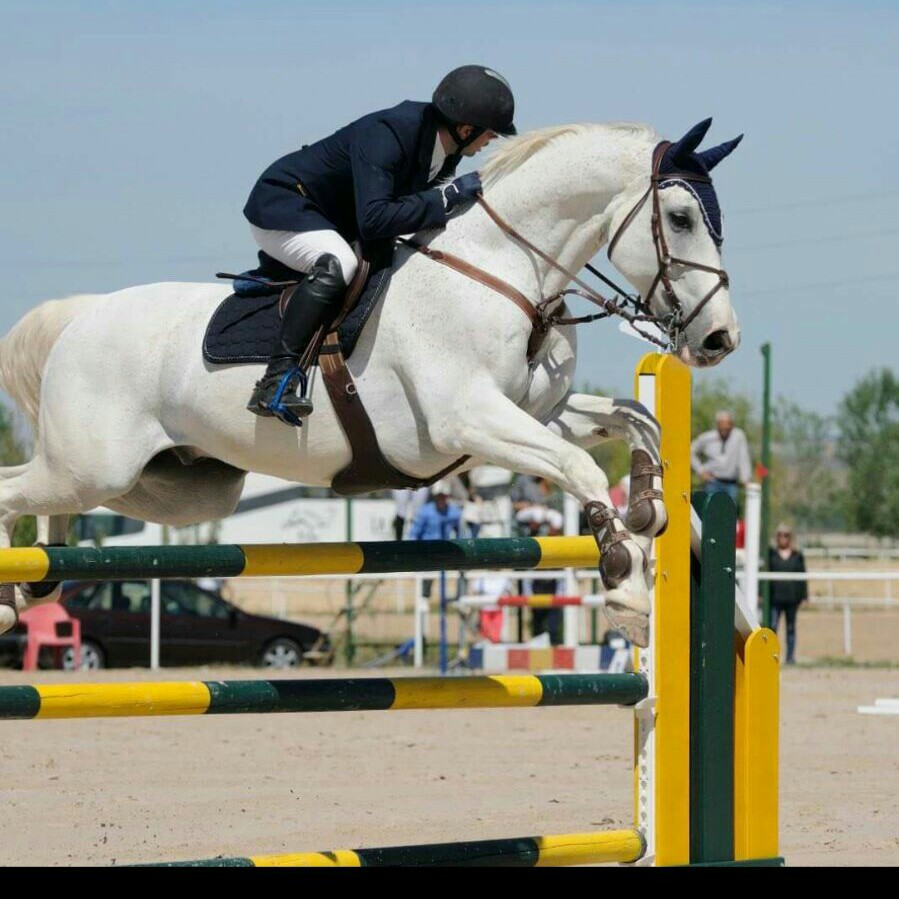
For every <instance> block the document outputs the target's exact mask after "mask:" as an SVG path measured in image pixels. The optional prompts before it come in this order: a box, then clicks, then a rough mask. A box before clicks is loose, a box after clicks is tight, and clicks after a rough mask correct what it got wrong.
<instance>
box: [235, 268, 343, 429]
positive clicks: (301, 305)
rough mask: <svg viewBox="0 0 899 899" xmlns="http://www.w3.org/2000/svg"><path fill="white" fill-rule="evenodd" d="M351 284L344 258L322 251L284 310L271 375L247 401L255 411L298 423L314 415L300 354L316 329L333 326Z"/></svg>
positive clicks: (269, 367)
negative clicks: (347, 281) (343, 262)
mask: <svg viewBox="0 0 899 899" xmlns="http://www.w3.org/2000/svg"><path fill="white" fill-rule="evenodd" d="M346 287H347V286H346V282H345V281H344V280H343V270H342V268H341V266H340V260H338V258H337V257H336V256H334V255H333V254H331V253H325V254H323V255H322V256H319V258H318V259H317V260H316V262H315V265H313V266H312V270H311V271H310V272H309V274H308V275H307V276H306V277H305V278H304V279H303V281H302V282H301V283H300V285H299V286H298V287H297V289H296V290H295V291H294V294H293V296H292V297H291V298H290V302H289V303H288V304H287V308H286V309H285V310H284V318H283V320H282V322H281V335H280V337H279V339H278V343H277V345H276V348H275V352H274V353H273V354H272V357H271V359H270V360H269V363H268V368H266V370H265V374H264V375H263V376H262V379H261V380H260V381H257V382H256V389H255V390H254V391H253V396H252V397H251V399H250V402H249V404H248V405H247V409H249V411H250V412H255V413H256V415H263V416H268V415H276V416H277V417H278V418H280V419H281V420H282V421H284V422H286V423H287V424H295V425H298V424H300V419H302V418H305V417H306V416H307V415H311V414H312V401H311V400H310V399H309V397H308V396H307V395H306V376H307V374H308V372H307V371H304V370H303V369H302V368H301V367H300V357H301V356H302V355H303V353H304V352H305V350H306V348H307V347H308V346H309V343H310V341H311V340H312V338H313V337H314V336H315V333H316V331H318V329H319V328H320V327H325V328H327V327H329V326H330V324H331V322H333V321H334V319H335V318H336V317H337V313H338V312H339V311H340V305H341V303H342V301H343V298H344V295H345V294H346ZM307 368H308V366H307ZM297 387H300V388H301V390H300V393H299V396H298V395H297Z"/></svg>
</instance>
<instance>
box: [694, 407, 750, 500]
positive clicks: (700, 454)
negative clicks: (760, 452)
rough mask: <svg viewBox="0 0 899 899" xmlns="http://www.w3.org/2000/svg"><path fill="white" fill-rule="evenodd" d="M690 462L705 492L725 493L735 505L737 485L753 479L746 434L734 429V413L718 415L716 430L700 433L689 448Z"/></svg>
mask: <svg viewBox="0 0 899 899" xmlns="http://www.w3.org/2000/svg"><path fill="white" fill-rule="evenodd" d="M690 460H691V462H692V465H693V471H695V472H696V473H697V474H698V475H699V476H700V477H701V478H702V480H703V481H704V482H705V491H706V493H726V494H728V496H730V497H731V499H733V501H734V502H736V501H737V488H738V486H739V485H745V484H747V483H749V479H750V478H751V477H752V463H751V462H750V459H749V442H748V441H747V440H746V433H745V432H744V431H743V430H742V428H737V427H734V416H733V413H731V412H730V411H728V410H727V409H722V410H720V411H719V412H717V413H716V414H715V430H714V431H706V432H705V433H703V434H700V435H699V436H698V437H697V438H696V439H695V440H694V441H693V443H692V444H691V445H690Z"/></svg>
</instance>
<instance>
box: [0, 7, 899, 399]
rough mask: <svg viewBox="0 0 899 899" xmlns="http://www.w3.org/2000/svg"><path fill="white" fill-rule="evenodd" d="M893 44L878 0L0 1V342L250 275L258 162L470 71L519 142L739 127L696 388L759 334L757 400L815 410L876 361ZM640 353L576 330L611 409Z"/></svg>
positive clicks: (884, 291)
mask: <svg viewBox="0 0 899 899" xmlns="http://www.w3.org/2000/svg"><path fill="white" fill-rule="evenodd" d="M897 42H899V4H897V3H895V2H892V3H886V2H880V3H877V2H861V0H859V2H852V3H848V2H844V3H834V2H821V0H819V2H815V3H808V2H804V0H790V2H782V3H772V2H757V0H753V2H751V3H750V2H717V3H711V2H674V0H669V2H665V3H657V2H648V0H647V2H639V0H630V2H626V3H609V2H599V0H592V2H570V0H557V2H553V3H547V2H533V0H516V2H483V0H482V2H459V0H456V2H442V3H422V2H405V0H403V2H393V0H390V2H379V0H369V2H366V3H358V2H350V0H344V2H341V0H331V2H328V3H319V2H303V0H295V2H283V0H252V2H250V0H218V2H209V0H189V2H184V0H181V2H175V0H156V2H152V3H151V2H148V0H127V2H114V0H105V2H104V0H92V2H85V0H65V2H46V0H26V2H22V0H3V8H2V28H0V109H2V110H3V140H2V141H0V266H2V269H3V278H2V282H0V283H2V285H3V286H2V296H0V331H2V332H5V331H6V330H7V329H8V328H9V327H10V326H11V325H12V324H13V323H14V321H15V320H16V319H17V318H18V317H19V316H20V315H21V314H22V313H23V312H25V311H26V310H27V309H29V308H31V307H32V306H34V305H36V304H37V303H38V302H40V301H41V300H44V299H50V298H54V297H60V296H64V295H67V294H70V293H75V292H83V291H90V292H94V291H107V290H115V289H117V288H120V287H125V286H128V285H132V284H139V283H148V282H152V281H163V280H188V281H203V280H211V275H212V273H214V272H215V271H217V270H219V269H222V268H225V269H232V270H233V269H235V268H240V267H243V266H245V265H248V264H249V263H251V262H252V261H253V259H254V253H255V247H254V245H253V243H252V241H251V238H250V236H249V233H248V231H247V227H246V223H245V221H244V219H243V216H242V214H241V209H242V207H243V204H244V201H245V199H246V195H247V193H248V192H249V190H250V188H251V186H252V184H253V182H254V180H255V179H256V177H257V176H258V174H259V173H260V172H261V171H262V169H263V168H265V166H267V165H268V164H269V163H270V162H271V161H272V160H274V159H275V158H277V157H278V156H280V155H282V154H283V153H285V152H288V151H289V150H292V149H295V148H296V147H297V146H299V145H300V144H302V143H306V142H309V141H312V140H315V139H316V138H318V137H322V136H324V135H325V134H327V133H329V132H330V131H332V130H334V129H335V128H337V127H339V126H341V125H343V124H345V123H346V122H348V121H350V120H352V119H353V118H355V117H357V116H359V115H361V114H364V113H365V112H368V111H370V110H372V109H377V108H381V107H384V106H389V105H393V104H394V103H396V102H398V101H399V100H401V99H406V98H413V99H426V98H427V97H428V96H429V95H430V92H431V91H432V89H433V86H434V84H435V83H436V82H437V81H438V80H439V78H440V77H441V76H442V75H443V74H444V73H445V72H446V71H448V70H449V69H451V68H453V67H455V66H456V65H460V64H463V63H468V62H484V63H487V64H489V65H491V66H493V67H494V68H496V69H497V70H499V71H500V72H502V73H503V74H504V75H505V76H506V77H507V78H508V79H509V80H510V81H511V83H512V85H513V87H514V89H515V92H516V96H517V98H518V116H517V119H518V123H519V127H520V128H524V129H528V128H534V127H541V126H545V125H551V124H561V123H565V122H573V121H638V122H646V123H649V124H651V125H653V126H654V127H655V128H656V129H657V130H659V131H660V132H661V133H662V134H664V135H666V136H669V137H672V138H675V137H677V136H679V135H680V134H682V133H683V132H684V131H685V130H686V129H687V128H688V127H689V126H690V125H692V124H694V123H695V122H696V121H698V120H700V119H702V118H704V117H706V116H709V115H711V116H714V120H715V122H714V125H713V128H712V132H711V134H710V137H709V139H710V140H713V141H716V142H717V141H719V140H723V139H726V138H729V137H733V136H734V135H735V134H738V133H739V132H741V131H742V132H746V138H745V140H744V142H743V144H742V145H741V146H740V148H739V150H738V151H737V152H736V153H735V154H734V155H733V156H732V157H731V158H730V159H728V160H727V162H726V163H723V164H722V165H721V166H720V167H719V168H718V169H717V170H716V173H715V174H716V184H717V187H718V191H719V196H720V198H721V204H722V207H723V210H724V217H725V232H726V243H725V266H726V267H727V269H728V270H729V271H730V274H731V278H732V298H733V301H734V303H735V305H736V307H737V310H738V313H739V315H740V319H741V323H742V326H743V345H742V347H741V349H740V351H739V352H738V353H737V354H736V355H735V356H733V357H731V359H729V360H727V362H725V364H724V365H723V366H721V367H719V368H718V369H717V370H716V372H715V374H721V375H724V376H728V377H729V378H730V379H731V380H732V381H733V382H734V383H735V384H736V385H738V386H739V387H740V388H742V389H746V390H749V391H752V392H755V393H757V392H758V390H759V383H760V379H761V358H760V355H759V352H758V347H759V345H760V344H761V343H762V342H764V341H766V340H770V341H771V342H772V344H773V346H774V366H775V369H774V370H775V391H776V392H777V393H781V394H784V395H786V396H789V397H790V398H791V399H794V400H796V401H797V402H799V403H801V404H803V405H804V406H807V407H809V408H812V409H815V410H817V411H819V412H824V413H829V412H832V411H834V408H835V405H836V403H837V401H838V400H839V398H840V397H841V396H842V395H843V394H844V393H845V392H846V391H847V390H848V389H849V388H850V387H851V386H852V384H853V383H854V381H855V380H856V379H857V378H859V377H860V376H861V375H863V374H864V373H865V372H867V371H868V370H870V368H872V367H873V366H893V365H894V364H895V363H894V359H895V350H894V346H895V342H896V332H897V325H899V314H897V311H896V310H897V306H899V302H897V299H896V297H895V296H894V283H895V280H896V278H897V277H899V259H897V253H896V244H897V238H899V185H897V180H896V173H897V172H899V122H897V117H896V116H895V109H894V106H895V103H894V99H895V98H894V94H895V91H896V89H897V86H899V78H897V75H899V62H897V51H896V47H897ZM137 350H138V351H139V348H137ZM641 353H642V346H641V345H640V344H638V343H637V342H636V341H633V340H630V339H628V338H626V337H624V336H623V335H621V334H619V333H618V331H617V330H616V328H615V327H614V326H611V325H608V324H607V325H602V324H600V325H593V326H591V327H589V328H582V329H581V354H580V356H581V358H580V362H579V370H578V379H579V381H584V380H589V381H590V382H591V383H595V384H603V385H606V386H608V387H609V388H615V389H616V390H617V391H618V392H620V393H627V392H629V391H630V389H631V379H630V375H629V372H630V371H632V369H633V364H634V362H635V360H636V359H637V358H638V357H639V356H640V354H641ZM706 376H707V375H705V374H702V375H699V377H706Z"/></svg>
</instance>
